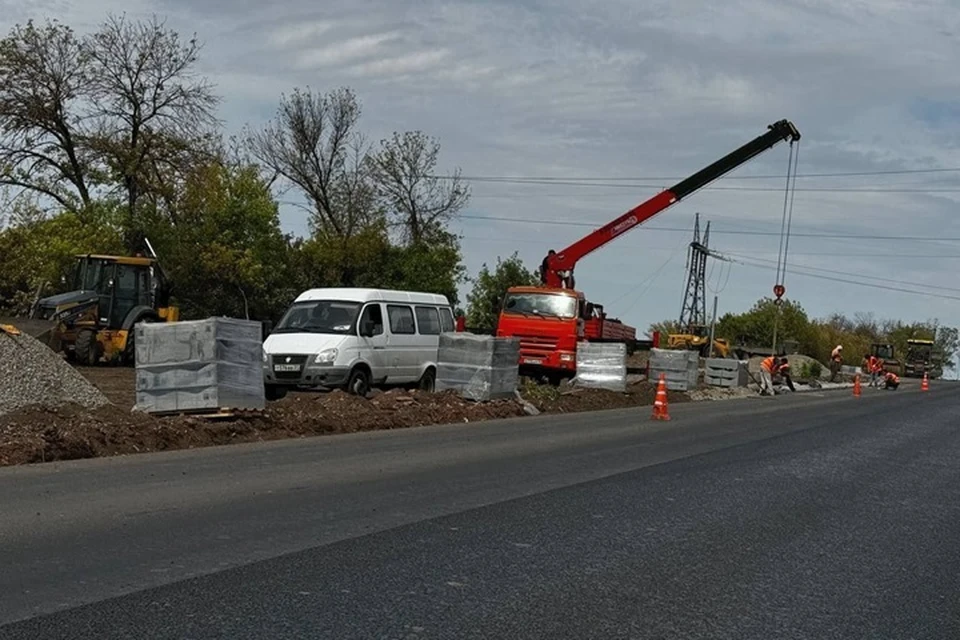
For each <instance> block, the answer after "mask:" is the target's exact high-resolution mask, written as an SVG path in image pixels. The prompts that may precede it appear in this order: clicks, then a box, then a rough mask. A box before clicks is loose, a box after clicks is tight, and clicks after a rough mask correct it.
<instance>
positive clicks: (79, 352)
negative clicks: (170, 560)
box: [73, 331, 100, 367]
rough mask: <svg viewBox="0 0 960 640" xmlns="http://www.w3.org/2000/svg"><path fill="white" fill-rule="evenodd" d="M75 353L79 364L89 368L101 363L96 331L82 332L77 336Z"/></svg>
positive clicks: (74, 347)
mask: <svg viewBox="0 0 960 640" xmlns="http://www.w3.org/2000/svg"><path fill="white" fill-rule="evenodd" d="M73 353H74V356H76V359H77V363H78V364H82V365H86V366H88V367H93V366H96V364H97V363H98V362H99V361H100V343H98V342H97V333H96V331H81V332H80V333H79V334H77V341H76V342H75V343H74V346H73Z"/></svg>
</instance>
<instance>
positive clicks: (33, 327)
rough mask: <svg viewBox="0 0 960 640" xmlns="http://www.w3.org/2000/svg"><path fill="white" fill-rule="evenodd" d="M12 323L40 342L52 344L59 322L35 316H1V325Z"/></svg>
mask: <svg viewBox="0 0 960 640" xmlns="http://www.w3.org/2000/svg"><path fill="white" fill-rule="evenodd" d="M4 324H8V325H12V326H14V327H16V328H17V329H19V330H20V331H21V332H23V333H25V334H27V335H28V336H33V337H34V338H36V339H37V340H39V341H40V342H42V343H44V344H46V345H50V341H51V339H52V337H53V330H54V328H56V326H57V323H55V322H50V321H49V320H39V319H34V318H3V317H0V325H4Z"/></svg>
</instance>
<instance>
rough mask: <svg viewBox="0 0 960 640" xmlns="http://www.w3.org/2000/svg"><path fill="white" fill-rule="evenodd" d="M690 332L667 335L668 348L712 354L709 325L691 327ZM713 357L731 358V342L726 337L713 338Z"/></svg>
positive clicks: (706, 354)
mask: <svg viewBox="0 0 960 640" xmlns="http://www.w3.org/2000/svg"><path fill="white" fill-rule="evenodd" d="M688 331H689V333H671V334H669V335H668V336H667V348H668V349H690V350H691V351H699V352H700V355H701V356H703V357H704V358H706V357H707V356H709V355H710V332H709V328H708V327H696V326H694V327H690V328H689V329H688ZM713 357H715V358H729V357H730V342H729V341H727V340H725V339H724V338H714V339H713Z"/></svg>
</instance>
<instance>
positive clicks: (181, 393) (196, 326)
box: [134, 318, 266, 413]
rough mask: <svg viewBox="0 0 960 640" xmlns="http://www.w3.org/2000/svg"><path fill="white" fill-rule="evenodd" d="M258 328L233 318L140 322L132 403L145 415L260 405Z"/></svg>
mask: <svg viewBox="0 0 960 640" xmlns="http://www.w3.org/2000/svg"><path fill="white" fill-rule="evenodd" d="M261 336H262V326H261V324H260V323H259V322H252V321H250V320H237V319H234V318H207V319H206V320H192V321H185V322H172V323H141V324H139V325H138V326H137V328H136V333H135V335H134V340H135V342H134V344H135V347H136V377H137V391H136V395H137V404H136V408H137V409H138V410H140V411H145V412H148V413H167V412H180V411H184V412H202V411H216V410H219V409H263V408H264V406H265V404H266V399H265V397H264V388H263V343H262V341H261Z"/></svg>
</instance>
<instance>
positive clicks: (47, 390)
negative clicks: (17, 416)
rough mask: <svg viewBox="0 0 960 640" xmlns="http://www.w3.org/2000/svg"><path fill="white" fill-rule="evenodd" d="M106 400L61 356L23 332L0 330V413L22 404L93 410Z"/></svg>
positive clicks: (16, 408)
mask: <svg viewBox="0 0 960 640" xmlns="http://www.w3.org/2000/svg"><path fill="white" fill-rule="evenodd" d="M108 403H109V400H107V398H106V396H104V395H103V394H102V393H100V391H99V390H98V389H97V388H96V387H95V386H93V385H92V384H90V382H88V381H87V379H86V378H84V377H83V376H82V375H81V374H80V373H78V372H77V371H76V370H75V369H74V368H73V367H71V366H70V365H69V364H68V363H67V362H66V361H64V359H63V358H61V357H60V356H59V355H57V354H56V353H54V352H53V351H52V350H51V349H50V348H49V347H47V346H46V345H44V344H43V343H42V342H39V341H37V340H36V339H34V338H32V337H30V336H28V335H27V334H25V333H22V334H20V335H11V334H8V333H5V332H3V331H0V415H3V414H6V413H10V412H11V411H16V410H18V409H21V408H23V407H31V406H32V407H46V408H57V407H62V406H64V405H68V404H75V405H79V406H81V407H85V408H88V409H96V408H98V407H102V406H104V405H106V404H108Z"/></svg>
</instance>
